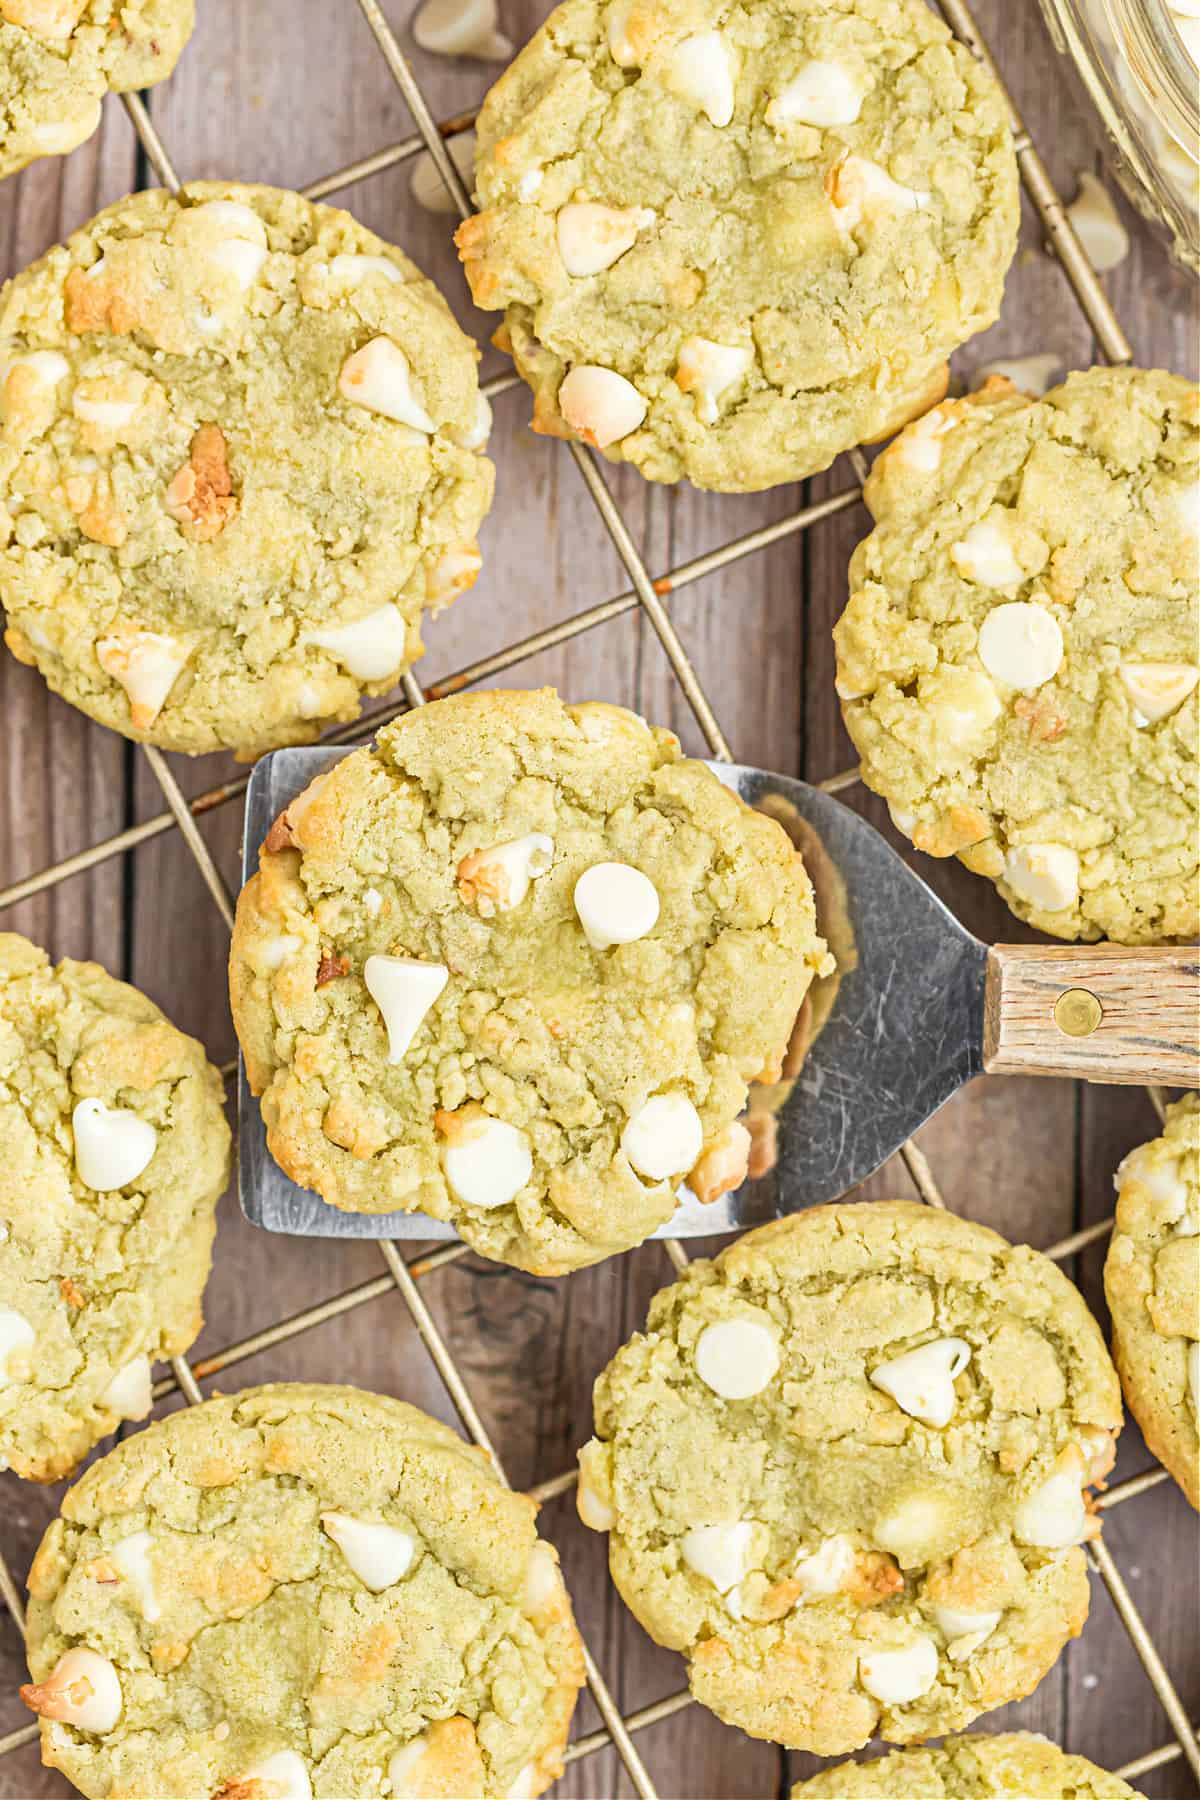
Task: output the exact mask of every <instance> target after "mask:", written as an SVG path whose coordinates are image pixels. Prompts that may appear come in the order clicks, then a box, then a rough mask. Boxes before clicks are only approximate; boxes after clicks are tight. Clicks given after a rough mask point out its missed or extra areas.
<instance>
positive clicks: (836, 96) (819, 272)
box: [457, 0, 1017, 490]
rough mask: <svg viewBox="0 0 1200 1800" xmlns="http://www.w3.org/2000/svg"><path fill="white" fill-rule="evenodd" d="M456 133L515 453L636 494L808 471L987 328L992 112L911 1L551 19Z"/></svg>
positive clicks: (938, 388)
mask: <svg viewBox="0 0 1200 1800" xmlns="http://www.w3.org/2000/svg"><path fill="white" fill-rule="evenodd" d="M477 131H478V141H477V149H476V162H475V174H476V183H477V188H478V198H479V202H480V205H481V207H482V209H483V210H482V212H481V213H480V214H479V216H478V217H477V218H473V219H470V220H468V221H467V222H466V223H465V224H463V225H462V226H461V227H460V228H459V231H458V233H457V242H458V245H459V249H460V253H461V255H462V258H463V261H464V263H465V265H466V271H467V278H468V280H469V281H470V283H471V289H472V292H473V294H474V296H475V300H476V302H477V303H478V304H479V305H480V306H483V307H488V308H493V309H497V310H503V311H504V313H505V324H504V332H505V334H506V335H505V342H506V344H507V346H508V347H510V348H511V350H512V353H513V356H514V357H515V359H516V363H517V367H518V369H519V370H520V372H521V374H522V375H523V376H524V377H525V379H526V380H527V381H528V382H529V384H530V386H531V387H532V389H533V394H534V429H535V430H539V431H544V432H549V433H552V434H556V435H568V436H569V435H575V436H577V437H581V438H583V439H585V441H588V442H593V443H595V444H596V445H597V446H598V447H599V448H600V449H602V450H603V451H604V452H605V454H606V455H607V456H608V457H610V458H611V459H613V460H615V461H625V462H632V463H633V464H635V466H636V467H637V468H638V469H640V470H641V472H642V474H643V475H646V476H649V477H650V478H651V479H653V480H656V481H678V480H680V479H681V478H686V479H688V480H689V481H692V482H694V483H696V484H697V485H698V486H700V487H708V488H720V489H727V490H748V489H757V488H764V487H770V486H772V485H774V484H775V483H778V482H783V481H795V480H797V479H799V478H801V477H802V476H805V475H809V474H811V473H813V472H814V471H815V470H818V469H823V468H825V467H826V466H827V464H829V463H830V462H831V461H832V460H833V458H834V457H835V456H836V455H837V454H838V452H839V451H841V450H844V449H846V448H848V447H849V446H851V445H853V444H857V443H860V442H866V441H869V440H871V439H873V438H875V437H879V436H883V435H886V434H887V433H888V432H890V431H894V430H896V429H897V427H898V426H899V425H901V424H902V423H903V422H904V421H905V420H906V419H909V418H911V417H913V415H914V414H915V413H917V412H921V411H923V410H924V408H925V407H926V406H928V405H930V404H931V403H932V402H933V401H934V400H936V399H939V398H940V397H941V395H942V393H944V391H945V369H944V363H945V359H946V357H947V355H948V354H949V353H950V351H951V350H952V349H953V348H954V347H955V345H957V344H960V343H962V342H963V341H964V340H965V339H966V338H968V337H970V336H971V334H972V333H973V332H976V331H979V330H981V329H982V328H983V327H984V326H986V325H988V324H989V323H990V322H991V321H992V320H993V319H994V318H995V316H996V313H997V311H998V308H999V304H1000V295H1001V289H1002V286H1003V281H1004V272H1005V270H1006V268H1007V266H1008V263H1009V260H1010V258H1011V256H1012V253H1013V249H1014V246H1015V242H1016V232H1017V174H1016V162H1015V159H1014V155H1013V148H1012V140H1011V136H1010V132H1009V126H1008V120H1007V113H1006V108H1005V104H1004V100H1003V98H1002V96H1001V94H1000V92H999V90H998V88H997V87H996V84H995V82H994V81H993V80H992V79H991V77H990V76H989V75H988V74H987V72H986V71H985V70H984V69H983V68H982V66H981V65H980V64H979V63H978V62H976V60H975V59H974V57H972V56H971V55H970V54H969V52H968V51H967V50H966V49H965V48H964V46H963V45H961V44H959V43H957V42H956V41H955V40H954V39H953V38H952V37H951V35H950V33H949V31H948V30H947V28H946V26H945V25H944V24H942V23H941V21H940V20H938V19H937V18H935V16H934V14H933V13H932V11H931V10H930V9H929V8H928V7H927V6H926V5H925V4H923V0H836V3H835V4H830V3H829V0H755V3H754V4H733V3H731V0H566V4H564V5H561V6H558V7H556V8H555V10H554V11H553V12H552V13H551V15H550V17H549V18H548V19H547V21H546V23H545V24H544V25H543V26H542V28H541V30H540V31H538V32H537V34H536V35H535V36H534V38H533V39H532V41H531V42H530V43H529V44H528V45H526V47H525V49H524V50H522V52H521V53H520V55H519V56H518V57H517V59H516V61H515V62H514V63H513V64H512V66H511V68H509V69H508V70H506V72H505V73H504V74H503V75H502V76H501V77H500V80H499V81H498V82H497V83H496V85H495V87H494V88H493V89H492V90H491V92H490V94H489V95H488V97H487V100H486V101H485V103H484V106H483V110H482V112H481V113H480V116H479V122H478V126H477Z"/></svg>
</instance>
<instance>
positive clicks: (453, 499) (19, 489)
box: [0, 182, 493, 756]
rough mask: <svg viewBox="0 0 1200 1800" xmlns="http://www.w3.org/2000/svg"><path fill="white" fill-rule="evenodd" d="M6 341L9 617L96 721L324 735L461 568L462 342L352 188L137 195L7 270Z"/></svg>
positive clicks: (35, 659)
mask: <svg viewBox="0 0 1200 1800" xmlns="http://www.w3.org/2000/svg"><path fill="white" fill-rule="evenodd" d="M0 341H2V343H3V351H4V363H3V371H2V373H3V386H2V388H0V412H2V414H3V424H2V426H0V546H2V547H0V599H2V600H3V603H4V607H5V609H6V611H7V613H8V618H9V630H8V633H7V642H8V644H9V647H10V648H11V649H12V650H13V652H14V654H15V655H17V656H18V657H20V658H21V660H22V661H24V662H30V663H34V664H36V665H37V667H38V668H39V669H40V670H41V671H42V673H43V674H44V675H45V677H46V679H47V681H48V682H49V683H50V686H51V687H52V688H54V690H55V691H56V692H57V693H60V694H62V695H64V697H65V698H66V699H68V700H70V701H72V702H73V703H74V704H75V705H76V706H79V707H81V708H82V709H83V711H84V712H87V713H90V714H91V716H92V717H93V718H95V719H99V720H100V722H101V724H104V725H111V726H113V727H114V729H116V730H118V731H122V732H124V733H125V735H126V736H127V737H133V738H141V739H143V740H145V741H147V742H149V743H154V744H158V745H161V746H162V747H163V748H165V749H170V750H185V751H193V752H199V751H205V750H217V749H222V748H232V749H236V750H238V751H239V753H240V754H242V755H246V756H249V755H252V754H255V753H257V752H258V751H260V750H265V749H268V748H270V747H271V746H272V745H278V744H286V743H296V742H302V741H304V740H305V739H308V738H313V737H316V736H317V735H318V733H319V732H320V731H321V729H322V728H323V727H324V726H325V725H326V724H328V723H329V722H330V721H331V720H335V719H353V718H354V717H356V715H357V713H358V709H359V704H360V701H361V699H362V696H363V694H364V693H366V694H379V693H383V692H384V691H385V690H386V689H388V688H390V687H392V686H394V684H395V683H396V681H397V680H398V679H399V677H400V675H401V673H402V672H403V671H404V670H405V669H406V668H408V666H409V664H410V663H411V662H412V661H413V660H414V659H415V658H416V657H417V656H419V655H420V653H421V648H422V645H421V639H420V629H419V628H420V624H421V617H422V614H423V613H424V612H437V611H438V610H439V609H440V608H441V607H443V606H445V605H446V604H447V603H448V602H449V601H450V600H452V599H453V598H454V596H455V595H456V594H457V593H458V592H459V591H460V590H461V589H463V588H465V587H469V586H470V584H471V583H472V581H473V580H474V579H475V576H476V574H477V572H478V569H479V563H480V559H479V552H478V549H477V547H476V543H475V532H476V529H477V527H478V525H479V523H480V520H481V519H482V518H483V516H484V514H485V513H486V511H487V509H488V505H489V502H490V500H491V494H492V474H493V471H492V465H491V464H490V463H489V462H488V461H487V459H486V458H485V457H484V456H482V455H481V454H480V452H481V450H482V448H483V445H484V442H485V440H486V437H487V428H488V420H489V417H490V415H489V410H488V406H487V402H486V401H485V400H484V399H483V397H482V396H481V394H480V392H479V385H478V381H477V378H476V363H477V361H478V351H477V350H476V348H475V345H474V344H473V343H472V342H471V341H470V339H468V338H467V337H465V336H464V334H463V333H462V332H461V331H460V330H459V328H458V326H457V325H456V324H455V322H454V320H453V318H452V317H451V314H450V310H449V308H448V307H447V305H446V303H445V301H444V300H443V299H442V297H441V295H440V294H439V293H438V291H437V289H436V288H435V287H434V286H433V285H432V283H431V282H429V281H427V280H426V279H425V278H424V276H422V275H421V274H420V272H419V271H418V270H417V269H416V268H415V267H414V266H413V264H412V263H410V262H409V261H408V259H407V258H406V257H404V256H403V255H402V254H401V253H400V252H399V251H398V250H395V249H393V248H392V246H391V245H389V244H385V243H384V242H383V241H382V240H381V239H379V238H377V237H376V236H375V235H374V233H373V232H370V231H367V230H366V229H365V228H364V227H363V226H361V225H359V224H358V223H357V222H356V221H355V220H354V219H352V218H351V217H350V215H349V213H345V212H339V211H337V210H336V209H335V208H333V207H328V206H314V205H312V204H311V203H310V202H309V201H307V200H303V199H301V197H300V196H299V195H298V194H290V193H284V192H281V191H280V190H279V189H276V188H267V187H239V186H234V185H231V184H228V183H216V182H198V183H195V184H194V185H192V186H190V187H186V188H184V189H183V191H182V193H181V194H179V195H178V196H172V195H170V194H165V193H161V192H154V193H142V194H136V195H134V196H133V197H132V198H130V199H128V200H122V201H120V202H119V203H118V204H117V205H116V206H110V207H109V208H108V210H107V211H106V212H103V213H101V214H100V216H99V217H98V218H96V219H94V220H93V221H92V222H91V224H90V225H87V226H85V227H84V228H83V230H82V231H79V232H76V234H75V236H74V237H72V238H71V239H70V240H69V242H68V243H67V244H65V245H61V246H59V247H58V248H57V249H54V250H51V251H50V252H49V254H48V255H47V256H44V257H43V258H42V260H41V261H40V262H39V263H36V264H34V266H33V267H32V268H31V269H28V270H26V272H25V273H24V274H23V275H19V276H18V277H17V278H16V280H15V281H13V282H11V283H10V284H9V285H8V287H7V288H6V289H5V290H4V292H3V294H2V295H0Z"/></svg>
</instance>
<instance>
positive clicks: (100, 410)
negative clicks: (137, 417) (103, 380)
mask: <svg viewBox="0 0 1200 1800" xmlns="http://www.w3.org/2000/svg"><path fill="white" fill-rule="evenodd" d="M137 409H138V403H137V401H136V400H96V399H93V398H92V397H91V396H90V395H87V394H82V393H80V392H79V391H78V390H76V392H75V393H74V394H73V395H72V397H71V411H72V412H73V413H74V414H75V417H76V418H77V419H78V420H79V421H80V422H81V424H84V425H95V426H96V427H97V428H98V429H99V430H100V431H107V432H115V431H123V430H124V429H125V427H126V425H128V424H129V422H130V420H131V419H132V418H133V416H134V414H135V413H136V412H137Z"/></svg>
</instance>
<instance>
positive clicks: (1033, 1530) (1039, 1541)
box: [1013, 1444, 1087, 1550]
mask: <svg viewBox="0 0 1200 1800" xmlns="http://www.w3.org/2000/svg"><path fill="white" fill-rule="evenodd" d="M1085 1474H1086V1470H1085V1468H1084V1462H1083V1456H1082V1454H1081V1452H1080V1451H1079V1450H1078V1449H1077V1448H1076V1446H1075V1445H1074V1444H1068V1446H1067V1448H1066V1449H1065V1450H1064V1451H1063V1452H1062V1453H1061V1454H1060V1456H1059V1458H1058V1460H1057V1462H1056V1463H1055V1466H1054V1469H1053V1471H1052V1472H1051V1474H1049V1475H1048V1476H1047V1477H1046V1479H1045V1481H1043V1482H1042V1483H1041V1485H1040V1486H1039V1487H1036V1488H1035V1489H1034V1491H1033V1492H1032V1494H1029V1495H1027V1496H1026V1498H1025V1499H1024V1500H1022V1502H1021V1504H1020V1506H1018V1508H1017V1512H1016V1517H1015V1518H1014V1520H1013V1530H1014V1532H1015V1533H1016V1536H1017V1538H1018V1539H1019V1541H1020V1542H1021V1543H1022V1544H1032V1545H1034V1546H1035V1547H1036V1548H1037V1549H1040V1550H1062V1549H1065V1548H1066V1546H1067V1545H1068V1544H1078V1543H1081V1542H1082V1540H1083V1538H1084V1536H1085V1527H1086V1525H1087V1508H1086V1506H1085V1505H1084V1499H1083V1485H1082V1484H1083V1478H1084V1476H1085Z"/></svg>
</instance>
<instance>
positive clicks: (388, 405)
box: [338, 337, 437, 435]
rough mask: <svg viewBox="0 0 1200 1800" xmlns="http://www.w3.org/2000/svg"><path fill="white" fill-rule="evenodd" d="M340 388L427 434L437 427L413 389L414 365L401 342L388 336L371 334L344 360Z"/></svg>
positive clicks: (348, 396) (346, 394)
mask: <svg viewBox="0 0 1200 1800" xmlns="http://www.w3.org/2000/svg"><path fill="white" fill-rule="evenodd" d="M338 392H339V393H340V394H342V395H343V397H344V398H345V399H347V400H351V401H353V402H354V404H355V405H356V406H365V407H366V408H367V409H368V411H370V412H377V413H382V414H383V416H384V418H385V419H396V420H397V421H398V422H399V423H400V424H401V425H411V426H412V428H413V430H414V431H423V432H425V433H426V434H427V435H428V434H429V433H430V432H434V431H436V430H437V426H436V425H435V424H434V422H433V420H432V419H431V418H430V416H429V414H428V413H427V412H426V411H425V408H424V407H423V406H422V405H421V403H420V401H419V400H418V399H417V396H416V394H415V393H414V391H413V381H412V369H411V367H410V365H409V361H408V358H407V356H405V354H404V352H403V350H401V348H400V346H399V344H394V343H393V342H392V340H391V338H389V337H376V338H372V339H371V341H370V343H369V344H364V345H363V347H362V349H361V350H356V351H355V352H354V354H353V356H348V357H347V358H346V360H345V362H344V363H343V364H342V372H341V374H340V375H339V376H338Z"/></svg>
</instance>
